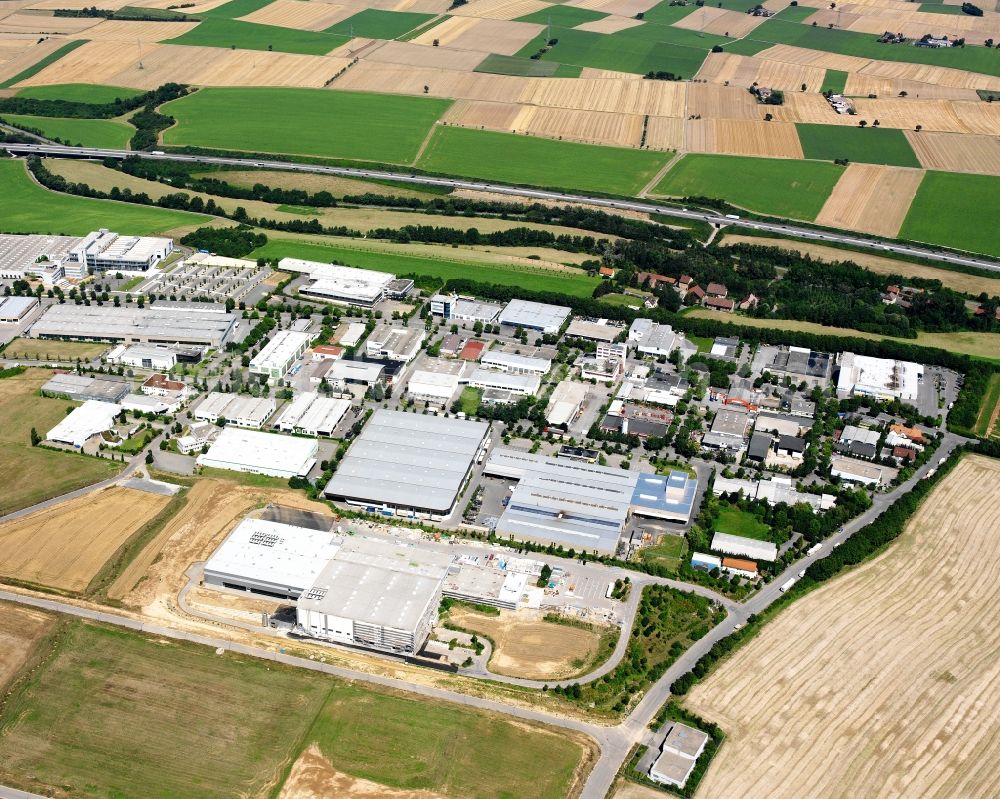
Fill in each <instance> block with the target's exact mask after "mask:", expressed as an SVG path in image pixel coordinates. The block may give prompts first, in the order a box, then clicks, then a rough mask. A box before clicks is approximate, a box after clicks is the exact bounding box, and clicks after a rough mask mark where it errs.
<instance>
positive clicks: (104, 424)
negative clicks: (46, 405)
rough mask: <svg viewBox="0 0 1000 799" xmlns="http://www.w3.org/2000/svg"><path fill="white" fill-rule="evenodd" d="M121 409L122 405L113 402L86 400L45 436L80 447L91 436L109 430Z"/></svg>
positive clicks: (50, 439) (51, 439)
mask: <svg viewBox="0 0 1000 799" xmlns="http://www.w3.org/2000/svg"><path fill="white" fill-rule="evenodd" d="M121 410H122V406H121V405H116V404H115V403H113V402H99V401H97V400H87V401H86V402H85V403H83V405H81V406H80V407H79V408H75V409H74V410H73V411H71V412H70V413H69V414H68V415H67V416H66V418H64V419H63V420H62V421H61V422H59V424H57V425H56V426H55V427H53V428H52V429H51V430H49V432H48V433H47V434H46V436H45V437H46V438H47V439H48V440H49V441H58V442H59V443H60V444H72V445H73V446H74V447H82V446H83V445H84V443H86V441H87V440H88V439H89V438H91V437H92V436H95V435H97V434H98V433H103V432H104V431H105V430H110V429H111V428H112V426H113V425H114V423H115V417H116V416H117V415H118V414H119V413H121Z"/></svg>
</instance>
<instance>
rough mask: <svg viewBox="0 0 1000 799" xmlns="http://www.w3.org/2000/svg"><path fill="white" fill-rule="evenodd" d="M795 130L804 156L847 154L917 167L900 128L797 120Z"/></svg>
mask: <svg viewBox="0 0 1000 799" xmlns="http://www.w3.org/2000/svg"><path fill="white" fill-rule="evenodd" d="M795 130H796V132H797V133H798V134H799V142H801V144H802V152H803V154H804V155H805V157H806V158H815V159H816V160H819V161H833V160H836V159H838V158H846V159H848V160H849V161H856V162H858V163H862V164H887V165H889V166H910V167H914V168H915V169H919V168H920V161H918V160H917V156H916V153H914V152H913V148H912V147H911V146H910V143H909V142H908V141H907V140H906V136H905V135H903V131H901V130H897V129H895V128H872V127H868V128H860V127H859V128H848V127H845V126H844V125H806V124H798V125H796V126H795Z"/></svg>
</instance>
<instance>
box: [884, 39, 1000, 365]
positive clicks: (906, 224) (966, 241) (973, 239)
mask: <svg viewBox="0 0 1000 799" xmlns="http://www.w3.org/2000/svg"><path fill="white" fill-rule="evenodd" d="M983 49H985V48H983ZM998 215H1000V177H995V176H991V175H959V174H956V173H954V172H928V173H927V174H925V175H924V179H923V181H921V183H920V188H919V189H917V196H916V197H914V198H913V202H912V203H911V204H910V210H909V213H907V215H906V219H905V220H904V221H903V226H902V228H901V229H900V231H899V238H901V239H910V240H911V241H920V242H926V243H928V244H943V245H946V246H948V247H954V248H956V249H959V250H968V251H970V252H979V253H985V254H987V255H998V256H1000V235H998V234H997V227H996V221H997V218H998ZM994 357H1000V350H996V351H995V352H994Z"/></svg>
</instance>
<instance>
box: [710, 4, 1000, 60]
mask: <svg viewBox="0 0 1000 799" xmlns="http://www.w3.org/2000/svg"><path fill="white" fill-rule="evenodd" d="M791 10H797V11H801V12H803V13H804V12H810V13H811V9H808V8H805V7H800V8H798V9H787V10H786V11H783V12H781V14H779V15H777V16H775V17H772V18H771V19H769V20H768V21H767V22H765V23H763V24H762V25H761V26H760V27H758V28H757V29H756V30H754V31H752V32H751V33H750V34H749V35H748V36H747V38H746V39H743V40H742V41H741V42H740V43H739V46H738V47H737V46H727V47H726V48H725V49H726V52H730V53H740V54H742V55H756V54H757V53H758V52H760V51H761V50H764V49H766V48H768V47H770V46H771V45H773V44H790V45H793V46H795V47H806V48H808V49H810V50H822V51H824V52H828V53H840V54H841V55H851V56H857V57H858V58H872V59H876V60H879V61H897V62H902V63H907V64H930V65H933V66H937V67H951V68H952V69H967V70H969V71H970V72H980V73H982V74H984V75H993V76H995V77H1000V58H997V57H996V53H995V52H994V51H993V50H991V49H989V48H986V47H978V46H972V45H970V46H968V47H946V48H942V49H934V48H930V47H914V46H913V45H912V44H910V43H905V44H879V42H878V36H876V35H875V34H874V33H854V32H853V31H845V30H830V29H829V28H822V27H819V26H817V27H815V28H814V27H812V26H811V25H803V24H800V23H799V22H795V21H792V18H791V17H790V16H789V14H788V11H791ZM754 48H756V49H754Z"/></svg>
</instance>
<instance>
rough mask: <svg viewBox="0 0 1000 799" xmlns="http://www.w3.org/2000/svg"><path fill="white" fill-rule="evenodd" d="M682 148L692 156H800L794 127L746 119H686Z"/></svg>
mask: <svg viewBox="0 0 1000 799" xmlns="http://www.w3.org/2000/svg"><path fill="white" fill-rule="evenodd" d="M685 147H686V148H687V149H688V150H689V151H690V152H693V153H724V154H727V155H761V156H768V157H770V158H802V157H803V156H802V145H801V144H799V135H798V133H796V131H795V125H788V124H785V123H782V122H763V121H751V120H747V119H689V120H688V121H687V122H686V123H685Z"/></svg>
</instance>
